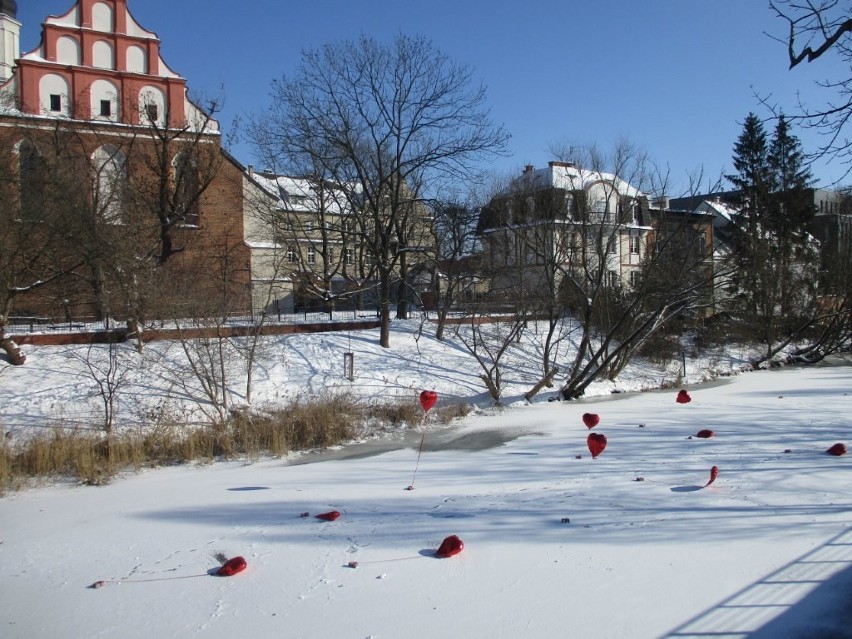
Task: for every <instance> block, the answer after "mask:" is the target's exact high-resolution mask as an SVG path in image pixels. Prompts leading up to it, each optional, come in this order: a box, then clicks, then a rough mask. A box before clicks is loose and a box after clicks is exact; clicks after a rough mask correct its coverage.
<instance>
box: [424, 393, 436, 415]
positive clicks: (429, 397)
mask: <svg viewBox="0 0 852 639" xmlns="http://www.w3.org/2000/svg"><path fill="white" fill-rule="evenodd" d="M437 401H438V393H436V392H435V391H430V390H425V391H423V392H422V393H420V405H421V406H422V407H423V410H424V411H426V412H427V413H428V412H429V409H430V408H432V407H433V406H434V405H435V402H437Z"/></svg>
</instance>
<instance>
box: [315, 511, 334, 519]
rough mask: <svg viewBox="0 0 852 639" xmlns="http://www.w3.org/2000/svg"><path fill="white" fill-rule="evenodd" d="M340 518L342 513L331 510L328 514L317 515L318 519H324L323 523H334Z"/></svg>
mask: <svg viewBox="0 0 852 639" xmlns="http://www.w3.org/2000/svg"><path fill="white" fill-rule="evenodd" d="M338 517H340V513H339V512H337V511H336V510H330V511H328V512H327V513H321V514H319V515H316V518H317V519H322V520H323V521H334V520H335V519H337V518H338Z"/></svg>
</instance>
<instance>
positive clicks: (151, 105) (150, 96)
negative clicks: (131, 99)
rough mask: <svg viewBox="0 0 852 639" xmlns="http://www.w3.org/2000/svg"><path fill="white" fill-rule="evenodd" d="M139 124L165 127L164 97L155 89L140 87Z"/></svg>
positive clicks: (160, 91)
mask: <svg viewBox="0 0 852 639" xmlns="http://www.w3.org/2000/svg"><path fill="white" fill-rule="evenodd" d="M139 123H140V124H153V125H156V126H165V125H166V95H165V94H164V93H163V91H162V90H161V89H159V88H157V87H151V86H148V87H142V90H141V91H140V92H139Z"/></svg>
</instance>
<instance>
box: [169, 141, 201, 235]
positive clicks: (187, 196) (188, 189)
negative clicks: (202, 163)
mask: <svg viewBox="0 0 852 639" xmlns="http://www.w3.org/2000/svg"><path fill="white" fill-rule="evenodd" d="M172 168H173V169H174V194H175V198H174V218H175V220H176V222H177V223H178V224H182V225H185V226H198V223H199V216H198V199H199V197H200V183H199V179H198V163H197V162H196V160H195V158H193V157H192V156H191V155H190V154H189V153H179V154H178V155H176V156H175V159H174V160H173V161H172Z"/></svg>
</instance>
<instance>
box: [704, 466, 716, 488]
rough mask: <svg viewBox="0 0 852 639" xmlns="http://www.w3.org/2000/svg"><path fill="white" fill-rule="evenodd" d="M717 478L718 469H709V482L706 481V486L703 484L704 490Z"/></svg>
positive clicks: (714, 467)
mask: <svg viewBox="0 0 852 639" xmlns="http://www.w3.org/2000/svg"><path fill="white" fill-rule="evenodd" d="M718 476H719V467H718V466H713V468H711V469H710V481H708V482H707V483H706V484H704V488H707V486H709V485H710V484H712V483H713V482H714V481H716V478H717V477H718Z"/></svg>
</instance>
